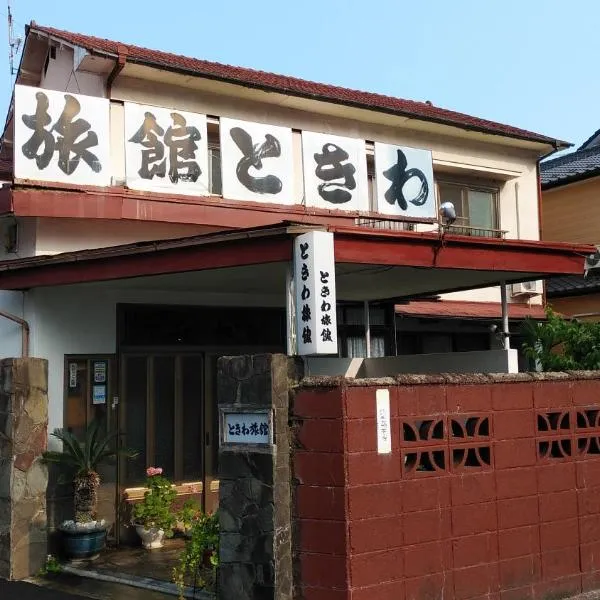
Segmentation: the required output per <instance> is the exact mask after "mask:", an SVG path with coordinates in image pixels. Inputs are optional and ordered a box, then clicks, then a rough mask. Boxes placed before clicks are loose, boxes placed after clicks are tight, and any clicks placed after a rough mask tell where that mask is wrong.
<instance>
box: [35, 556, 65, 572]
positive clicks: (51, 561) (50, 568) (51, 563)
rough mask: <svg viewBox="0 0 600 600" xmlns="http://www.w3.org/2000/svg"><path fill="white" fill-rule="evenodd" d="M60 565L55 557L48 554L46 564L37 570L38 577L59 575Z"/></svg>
mask: <svg viewBox="0 0 600 600" xmlns="http://www.w3.org/2000/svg"><path fill="white" fill-rule="evenodd" d="M61 571H62V565H61V564H60V563H59V562H58V560H57V559H56V557H55V556H53V555H52V554H48V556H47V557H46V564H45V565H44V566H43V567H42V568H41V569H40V570H39V573H38V574H39V575H49V574H50V573H60V572H61Z"/></svg>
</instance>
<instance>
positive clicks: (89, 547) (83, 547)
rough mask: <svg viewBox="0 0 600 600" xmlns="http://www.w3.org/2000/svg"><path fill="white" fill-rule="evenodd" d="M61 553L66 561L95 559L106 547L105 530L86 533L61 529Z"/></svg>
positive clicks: (93, 530)
mask: <svg viewBox="0 0 600 600" xmlns="http://www.w3.org/2000/svg"><path fill="white" fill-rule="evenodd" d="M61 532H62V545H63V552H64V554H65V556H66V558H68V559H76V560H77V559H83V558H87V559H89V558H95V557H97V556H98V554H99V553H100V552H101V551H102V550H104V546H105V545H106V528H103V529H100V528H99V529H92V530H88V531H74V530H67V529H61Z"/></svg>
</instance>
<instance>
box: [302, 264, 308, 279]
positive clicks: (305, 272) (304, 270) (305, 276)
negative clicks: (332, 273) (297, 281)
mask: <svg viewBox="0 0 600 600" xmlns="http://www.w3.org/2000/svg"><path fill="white" fill-rule="evenodd" d="M309 274H310V273H309V272H308V267H307V266H306V263H302V269H301V270H300V277H302V281H306V280H307V279H308V276H309Z"/></svg>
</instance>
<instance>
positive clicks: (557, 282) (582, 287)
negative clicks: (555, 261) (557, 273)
mask: <svg viewBox="0 0 600 600" xmlns="http://www.w3.org/2000/svg"><path fill="white" fill-rule="evenodd" d="M598 291H600V275H591V274H590V275H588V276H587V277H583V276H582V275H569V276H567V277H553V278H552V279H548V281H547V282H546V294H547V295H548V296H550V297H555V296H577V295H579V294H586V293H587V294H589V293H593V292H598Z"/></svg>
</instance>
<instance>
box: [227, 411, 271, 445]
mask: <svg viewBox="0 0 600 600" xmlns="http://www.w3.org/2000/svg"><path fill="white" fill-rule="evenodd" d="M222 440H223V443H224V444H270V443H271V442H272V440H273V435H272V432H271V419H270V414H269V413H267V412H259V413H246V412H236V413H233V412H225V413H223V437H222Z"/></svg>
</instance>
